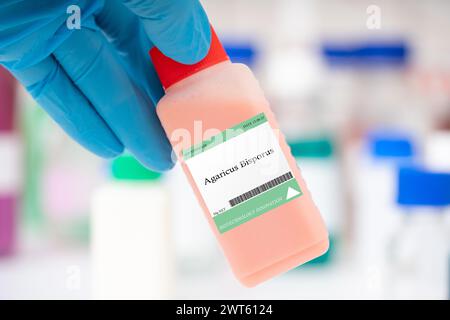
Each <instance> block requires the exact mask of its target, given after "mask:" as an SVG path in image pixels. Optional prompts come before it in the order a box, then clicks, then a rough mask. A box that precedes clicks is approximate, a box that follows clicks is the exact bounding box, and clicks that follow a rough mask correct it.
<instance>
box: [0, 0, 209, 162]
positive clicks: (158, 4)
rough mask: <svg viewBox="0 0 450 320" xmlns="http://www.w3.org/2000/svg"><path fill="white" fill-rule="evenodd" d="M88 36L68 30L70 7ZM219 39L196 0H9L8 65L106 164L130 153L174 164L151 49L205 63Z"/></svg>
mask: <svg viewBox="0 0 450 320" xmlns="http://www.w3.org/2000/svg"><path fill="white" fill-rule="evenodd" d="M73 4H75V5H77V6H79V8H80V9H81V21H82V22H81V29H80V30H77V29H74V30H69V28H68V27H67V25H66V21H67V19H68V17H70V16H71V14H68V13H67V8H68V6H70V5H73ZM210 38H211V34H210V27H209V22H208V19H207V17H206V15H205V12H204V11H203V8H202V7H201V5H200V4H199V2H198V1H197V0H147V1H146V0H128V1H125V0H123V1H120V0H106V1H102V0H101V1H100V0H99V1H97V0H80V1H74V0H58V1H55V0H40V1H36V0H1V2H0V63H1V64H3V65H4V66H5V67H6V68H7V69H9V70H10V71H11V73H12V74H13V75H14V76H15V77H16V78H17V79H18V80H19V81H20V82H21V83H22V84H23V85H24V86H25V87H26V89H27V90H28V91H29V92H30V93H31V95H32V96H33V97H34V99H35V100H36V101H37V102H38V103H39V104H40V105H41V106H42V107H43V108H44V109H45V110H46V111H47V112H48V113H49V114H50V116H51V117H52V118H53V119H54V120H55V121H56V122H57V123H58V124H59V125H60V126H61V127H62V128H63V129H64V130H65V131H66V132H67V133H68V134H69V135H70V136H72V138H74V139H75V140H77V141H78V142H79V143H80V144H81V145H83V146H84V147H86V148H87V149H89V150H90V151H92V152H94V153H96V154H97V155H99V156H102V157H115V156H117V155H119V154H120V153H122V152H123V150H124V147H125V148H127V149H128V150H129V151H130V152H131V153H133V154H134V155H135V156H136V158H137V159H139V160H140V161H141V162H142V163H143V164H144V165H146V166H147V167H150V168H152V169H154V170H165V169H169V168H170V167H172V166H173V161H172V157H171V147H170V145H169V143H168V140H167V138H166V136H165V134H164V131H163V129H162V128H161V124H160V122H159V119H158V118H157V116H156V112H155V108H154V106H155V104H156V102H157V101H158V100H159V99H160V98H161V96H162V95H163V90H162V87H161V84H160V82H159V79H158V78H157V76H156V74H155V71H154V69H153V66H152V64H151V60H150V57H149V55H148V51H149V50H150V48H151V47H152V46H153V45H156V46H157V47H158V48H159V49H160V50H161V51H162V52H163V53H165V54H166V55H168V56H170V57H172V58H173V59H175V60H177V61H179V62H182V63H187V64H192V63H195V62H197V61H199V60H200V59H201V58H203V57H204V56H205V55H206V53H207V51H208V48H209V42H210Z"/></svg>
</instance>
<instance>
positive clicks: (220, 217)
mask: <svg viewBox="0 0 450 320" xmlns="http://www.w3.org/2000/svg"><path fill="white" fill-rule="evenodd" d="M182 155H183V159H184V161H185V163H186V165H187V167H188V169H189V171H190V173H191V175H192V177H193V179H194V181H195V183H196V185H197V187H198V189H199V191H200V194H201V195H202V198H203V200H204V202H205V204H206V207H207V208H208V210H209V212H210V214H211V216H212V217H213V219H214V221H215V223H216V226H217V228H218V230H219V232H221V233H223V232H226V231H229V230H231V229H233V228H235V227H237V226H239V225H241V224H242V223H244V222H247V221H249V220H251V219H253V218H256V217H258V216H260V215H262V214H263V213H265V212H268V211H270V210H272V209H274V208H276V207H278V206H280V205H283V204H284V203H286V202H289V201H291V200H293V199H296V198H298V197H299V196H301V195H302V191H301V190H300V186H299V185H298V183H297V181H296V179H295V178H294V176H293V173H292V172H291V169H290V167H289V164H288V162H287V160H286V158H285V156H284V154H283V151H282V150H281V147H280V145H279V143H278V139H277V137H276V135H275V133H274V130H273V129H272V127H271V126H270V124H269V122H268V121H267V118H266V116H265V114H264V113H261V114H258V115H256V116H254V117H252V118H250V119H248V120H246V121H244V122H242V123H239V124H238V125H236V126H234V127H232V128H230V129H227V130H225V131H223V132H221V133H220V134H217V135H215V136H213V137H212V138H210V139H207V140H205V141H203V142H202V143H200V144H197V145H194V146H192V147H190V148H188V149H185V150H183V152H182Z"/></svg>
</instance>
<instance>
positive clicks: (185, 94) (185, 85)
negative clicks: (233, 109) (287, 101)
mask: <svg viewBox="0 0 450 320" xmlns="http://www.w3.org/2000/svg"><path fill="white" fill-rule="evenodd" d="M261 98H263V92H262V90H261V88H260V86H259V83H258V81H257V80H256V78H255V77H254V75H253V72H252V71H251V70H250V69H249V68H248V67H247V66H246V65H244V64H240V63H230V62H223V63H219V64H217V65H215V66H212V67H210V68H208V69H205V70H202V71H200V72H198V73H197V74H195V75H193V76H190V77H189V78H186V79H184V80H182V81H180V82H179V83H176V84H174V85H173V86H172V87H170V88H169V89H168V90H167V91H166V94H165V95H164V96H163V97H162V98H161V100H160V101H159V103H158V106H157V107H158V109H160V108H165V107H167V105H169V106H171V107H173V106H174V105H185V104H190V103H192V102H194V101H196V102H197V103H199V102H209V101H210V100H216V101H217V100H221V101H224V100H225V101H227V100H229V99H233V100H241V101H242V100H255V99H256V100H259V99H261Z"/></svg>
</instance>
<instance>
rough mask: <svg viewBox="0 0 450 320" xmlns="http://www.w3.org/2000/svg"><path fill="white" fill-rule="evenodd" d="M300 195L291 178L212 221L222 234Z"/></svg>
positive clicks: (295, 183)
mask: <svg viewBox="0 0 450 320" xmlns="http://www.w3.org/2000/svg"><path fill="white" fill-rule="evenodd" d="M302 194H303V193H302V191H301V190H300V186H299V185H298V183H297V180H295V178H293V179H291V180H288V181H286V182H284V183H282V184H280V185H278V186H276V187H274V188H272V189H270V190H268V191H266V192H264V193H261V194H259V195H258V196H256V197H254V198H251V199H249V200H247V201H245V202H243V203H241V204H239V205H237V206H235V207H233V208H231V209H229V210H227V211H225V212H223V213H221V214H219V215H217V216H215V217H214V218H213V219H214V222H215V223H216V226H217V228H218V229H219V232H220V233H224V232H226V231H229V230H231V229H233V228H235V227H237V226H239V225H241V224H243V223H244V222H247V221H249V220H251V219H253V218H256V217H258V216H260V215H262V214H263V213H265V212H267V211H270V210H272V209H274V208H276V207H279V206H281V205H283V204H285V203H287V202H289V201H291V200H293V199H296V198H298V197H300V196H301V195H302Z"/></svg>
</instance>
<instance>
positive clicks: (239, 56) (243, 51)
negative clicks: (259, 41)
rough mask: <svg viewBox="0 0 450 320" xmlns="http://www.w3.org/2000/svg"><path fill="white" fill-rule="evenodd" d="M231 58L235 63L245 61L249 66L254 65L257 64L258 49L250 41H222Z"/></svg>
mask: <svg viewBox="0 0 450 320" xmlns="http://www.w3.org/2000/svg"><path fill="white" fill-rule="evenodd" d="M222 45H223V47H224V48H225V51H226V52H227V54H228V56H229V57H230V60H231V61H232V62H234V63H243V64H245V65H247V66H248V67H250V68H251V67H253V66H254V64H255V58H256V50H255V47H254V46H253V45H252V44H251V43H249V42H232V41H226V40H225V41H222Z"/></svg>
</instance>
